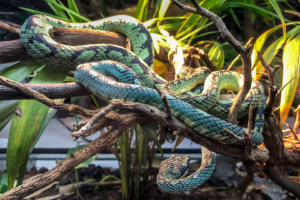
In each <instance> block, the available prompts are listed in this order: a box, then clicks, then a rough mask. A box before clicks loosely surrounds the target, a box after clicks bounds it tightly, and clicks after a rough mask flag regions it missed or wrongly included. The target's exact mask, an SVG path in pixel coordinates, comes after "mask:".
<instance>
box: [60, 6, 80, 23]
mask: <svg viewBox="0 0 300 200" xmlns="http://www.w3.org/2000/svg"><path fill="white" fill-rule="evenodd" d="M58 2H59V4H60V5H61V6H62V8H63V9H64V10H65V11H66V12H67V13H68V15H69V17H70V19H71V21H72V22H73V23H75V22H76V20H75V18H74V17H73V16H72V15H71V13H70V12H69V11H68V10H66V7H65V6H64V4H63V3H62V2H60V1H59V0H58Z"/></svg>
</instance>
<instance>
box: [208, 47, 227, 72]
mask: <svg viewBox="0 0 300 200" xmlns="http://www.w3.org/2000/svg"><path fill="white" fill-rule="evenodd" d="M208 58H209V59H210V60H211V61H212V62H214V63H215V65H216V66H217V67H218V68H219V69H222V67H223V65H224V51H223V48H222V46H221V45H220V44H219V43H217V42H216V43H215V44H214V46H212V47H211V49H210V50H209V52H208Z"/></svg>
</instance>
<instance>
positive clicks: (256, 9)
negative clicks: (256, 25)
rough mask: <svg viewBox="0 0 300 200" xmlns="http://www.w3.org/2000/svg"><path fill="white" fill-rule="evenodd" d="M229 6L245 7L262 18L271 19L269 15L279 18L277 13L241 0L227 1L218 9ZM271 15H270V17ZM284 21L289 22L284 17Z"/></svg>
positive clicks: (228, 7) (222, 9)
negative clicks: (237, 0) (239, 0)
mask: <svg viewBox="0 0 300 200" xmlns="http://www.w3.org/2000/svg"><path fill="white" fill-rule="evenodd" d="M230 8H245V9H247V10H249V11H251V12H252V13H255V14H256V15H257V16H260V17H261V18H262V19H268V20H271V17H275V18H277V19H278V18H279V17H278V15H276V14H275V13H272V12H270V11H268V10H266V9H263V8H261V7H259V6H256V5H252V4H248V3H241V2H227V3H225V4H224V5H223V6H221V7H220V9H219V12H220V11H224V10H227V9H230ZM270 16H271V17H270ZM285 21H286V22H291V21H289V20H287V19H285Z"/></svg>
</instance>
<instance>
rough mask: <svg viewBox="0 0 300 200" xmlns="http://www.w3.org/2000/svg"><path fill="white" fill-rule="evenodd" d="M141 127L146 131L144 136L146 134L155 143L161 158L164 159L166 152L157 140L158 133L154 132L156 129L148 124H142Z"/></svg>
mask: <svg viewBox="0 0 300 200" xmlns="http://www.w3.org/2000/svg"><path fill="white" fill-rule="evenodd" d="M141 127H142V128H143V130H144V134H146V135H147V136H148V137H149V138H150V139H151V140H152V141H153V142H154V144H155V145H156V146H157V148H158V150H159V152H160V154H161V156H162V157H163V158H164V152H163V150H162V148H161V144H160V142H159V140H158V138H157V135H156V133H155V132H154V130H155V129H153V128H152V127H149V125H148V124H141Z"/></svg>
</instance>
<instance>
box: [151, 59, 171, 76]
mask: <svg viewBox="0 0 300 200" xmlns="http://www.w3.org/2000/svg"><path fill="white" fill-rule="evenodd" d="M167 69H168V66H167V64H166V63H164V62H160V61H158V60H156V59H155V60H154V72H155V73H156V74H163V73H165V72H166V70H167Z"/></svg>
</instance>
